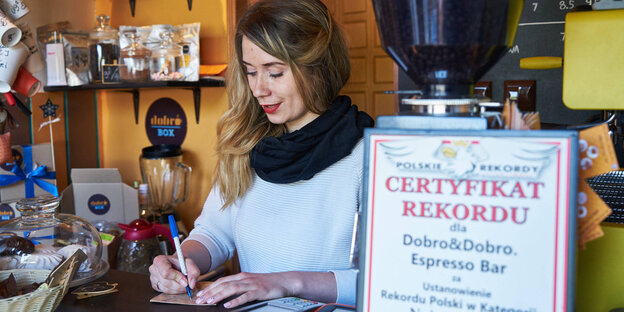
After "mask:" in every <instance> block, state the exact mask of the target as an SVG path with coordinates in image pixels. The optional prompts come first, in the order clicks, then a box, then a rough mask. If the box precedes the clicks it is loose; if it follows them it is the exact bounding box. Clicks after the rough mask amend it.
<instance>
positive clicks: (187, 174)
mask: <svg viewBox="0 0 624 312" xmlns="http://www.w3.org/2000/svg"><path fill="white" fill-rule="evenodd" d="M139 166H140V169H141V177H142V178H143V183H146V184H147V189H148V193H149V201H150V208H151V209H152V211H153V213H154V215H155V217H156V218H159V217H161V216H165V215H168V214H173V213H174V207H175V206H176V205H178V204H179V203H181V202H183V201H184V200H185V199H186V197H187V196H188V194H189V191H190V188H191V167H190V166H188V165H186V164H184V163H183V162H182V150H181V148H180V146H179V145H170V144H160V145H152V146H148V147H145V148H143V150H142V153H141V156H140V157H139ZM163 222H164V223H166V222H167V221H166V220H165V221H163Z"/></svg>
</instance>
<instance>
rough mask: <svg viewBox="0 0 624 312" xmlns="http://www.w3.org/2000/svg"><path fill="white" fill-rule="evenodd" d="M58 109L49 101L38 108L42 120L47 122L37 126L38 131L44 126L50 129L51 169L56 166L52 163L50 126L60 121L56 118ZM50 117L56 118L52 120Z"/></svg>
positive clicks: (52, 151) (52, 137) (52, 139)
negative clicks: (41, 113)
mask: <svg viewBox="0 0 624 312" xmlns="http://www.w3.org/2000/svg"><path fill="white" fill-rule="evenodd" d="M58 107H59V106H58V105H56V104H54V103H52V101H51V100H50V99H48V100H47V101H46V103H45V104H43V105H39V108H41V110H42V111H43V118H44V119H45V118H46V117H47V118H48V120H47V121H44V122H43V123H41V125H40V126H39V131H41V128H43V127H45V126H46V125H47V126H49V127H50V151H51V153H52V168H56V164H55V163H54V136H53V133H52V124H53V123H56V122H59V121H61V119H60V118H58V117H56V110H57V109H58ZM52 117H56V118H55V119H52Z"/></svg>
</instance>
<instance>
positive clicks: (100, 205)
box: [87, 194, 110, 215]
mask: <svg viewBox="0 0 624 312" xmlns="http://www.w3.org/2000/svg"><path fill="white" fill-rule="evenodd" d="M87 206H88V207H89V210H91V212H93V213H94V214H96V215H103V214H106V213H107V212H108V211H109V210H110V200H108V198H106V196H104V195H102V194H94V195H93V196H91V197H89V201H88V202H87Z"/></svg>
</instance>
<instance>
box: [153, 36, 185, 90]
mask: <svg viewBox="0 0 624 312" xmlns="http://www.w3.org/2000/svg"><path fill="white" fill-rule="evenodd" d="M160 38H161V39H162V41H161V42H160V45H159V46H158V47H156V48H155V49H153V50H152V60H151V63H150V76H151V79H152V80H155V81H163V80H182V79H183V78H184V74H183V73H182V72H181V71H182V69H183V68H184V58H183V56H182V47H181V46H179V45H177V44H175V43H174V42H173V33H172V32H170V31H164V32H163V33H161V34H160Z"/></svg>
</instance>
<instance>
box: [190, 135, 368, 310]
mask: <svg viewBox="0 0 624 312" xmlns="http://www.w3.org/2000/svg"><path fill="white" fill-rule="evenodd" d="M363 156H364V154H363V141H360V142H359V143H358V144H357V145H356V146H355V148H354V149H353V151H352V152H351V154H350V155H348V156H346V157H344V158H343V159H341V160H340V161H338V162H336V163H334V164H333V165H331V166H330V167H328V168H327V169H325V170H323V171H321V172H319V173H317V174H316V175H315V176H314V177H313V178H312V179H310V180H304V181H298V182H295V183H290V184H275V183H270V182H266V181H264V180H262V179H260V178H259V177H258V176H254V180H253V183H252V185H251V187H250V188H249V189H248V191H247V193H246V194H245V196H244V197H242V198H240V199H239V200H238V201H237V202H236V203H235V204H234V205H232V206H230V207H227V208H226V209H225V210H221V209H220V208H221V207H222V200H221V197H220V196H219V194H218V191H217V190H215V189H213V190H212V191H211V192H210V194H209V195H208V198H207V199H206V202H205V204H204V208H203V210H202V213H201V215H200V216H199V217H198V218H197V220H196V221H195V228H194V229H193V230H192V231H191V233H190V235H189V237H188V238H187V239H190V240H195V241H198V242H200V243H202V244H203V245H204V246H205V247H206V249H207V250H208V251H209V252H210V255H211V257H212V259H211V260H212V267H211V270H213V269H214V268H215V267H216V266H218V265H220V264H222V263H223V262H224V261H226V260H227V259H229V258H230V257H232V255H233V253H234V250H235V249H236V250H237V251H238V257H239V261H240V265H241V271H243V272H251V273H271V272H284V271H316V272H333V273H334V276H335V278H336V285H337V289H338V297H337V300H336V301H337V302H338V303H343V304H351V305H355V301H356V286H357V282H356V280H357V270H356V269H351V262H350V252H351V245H352V240H353V234H354V221H355V219H354V218H355V215H356V213H357V211H358V210H359V206H360V192H361V188H362V171H363V166H362V163H363Z"/></svg>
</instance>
